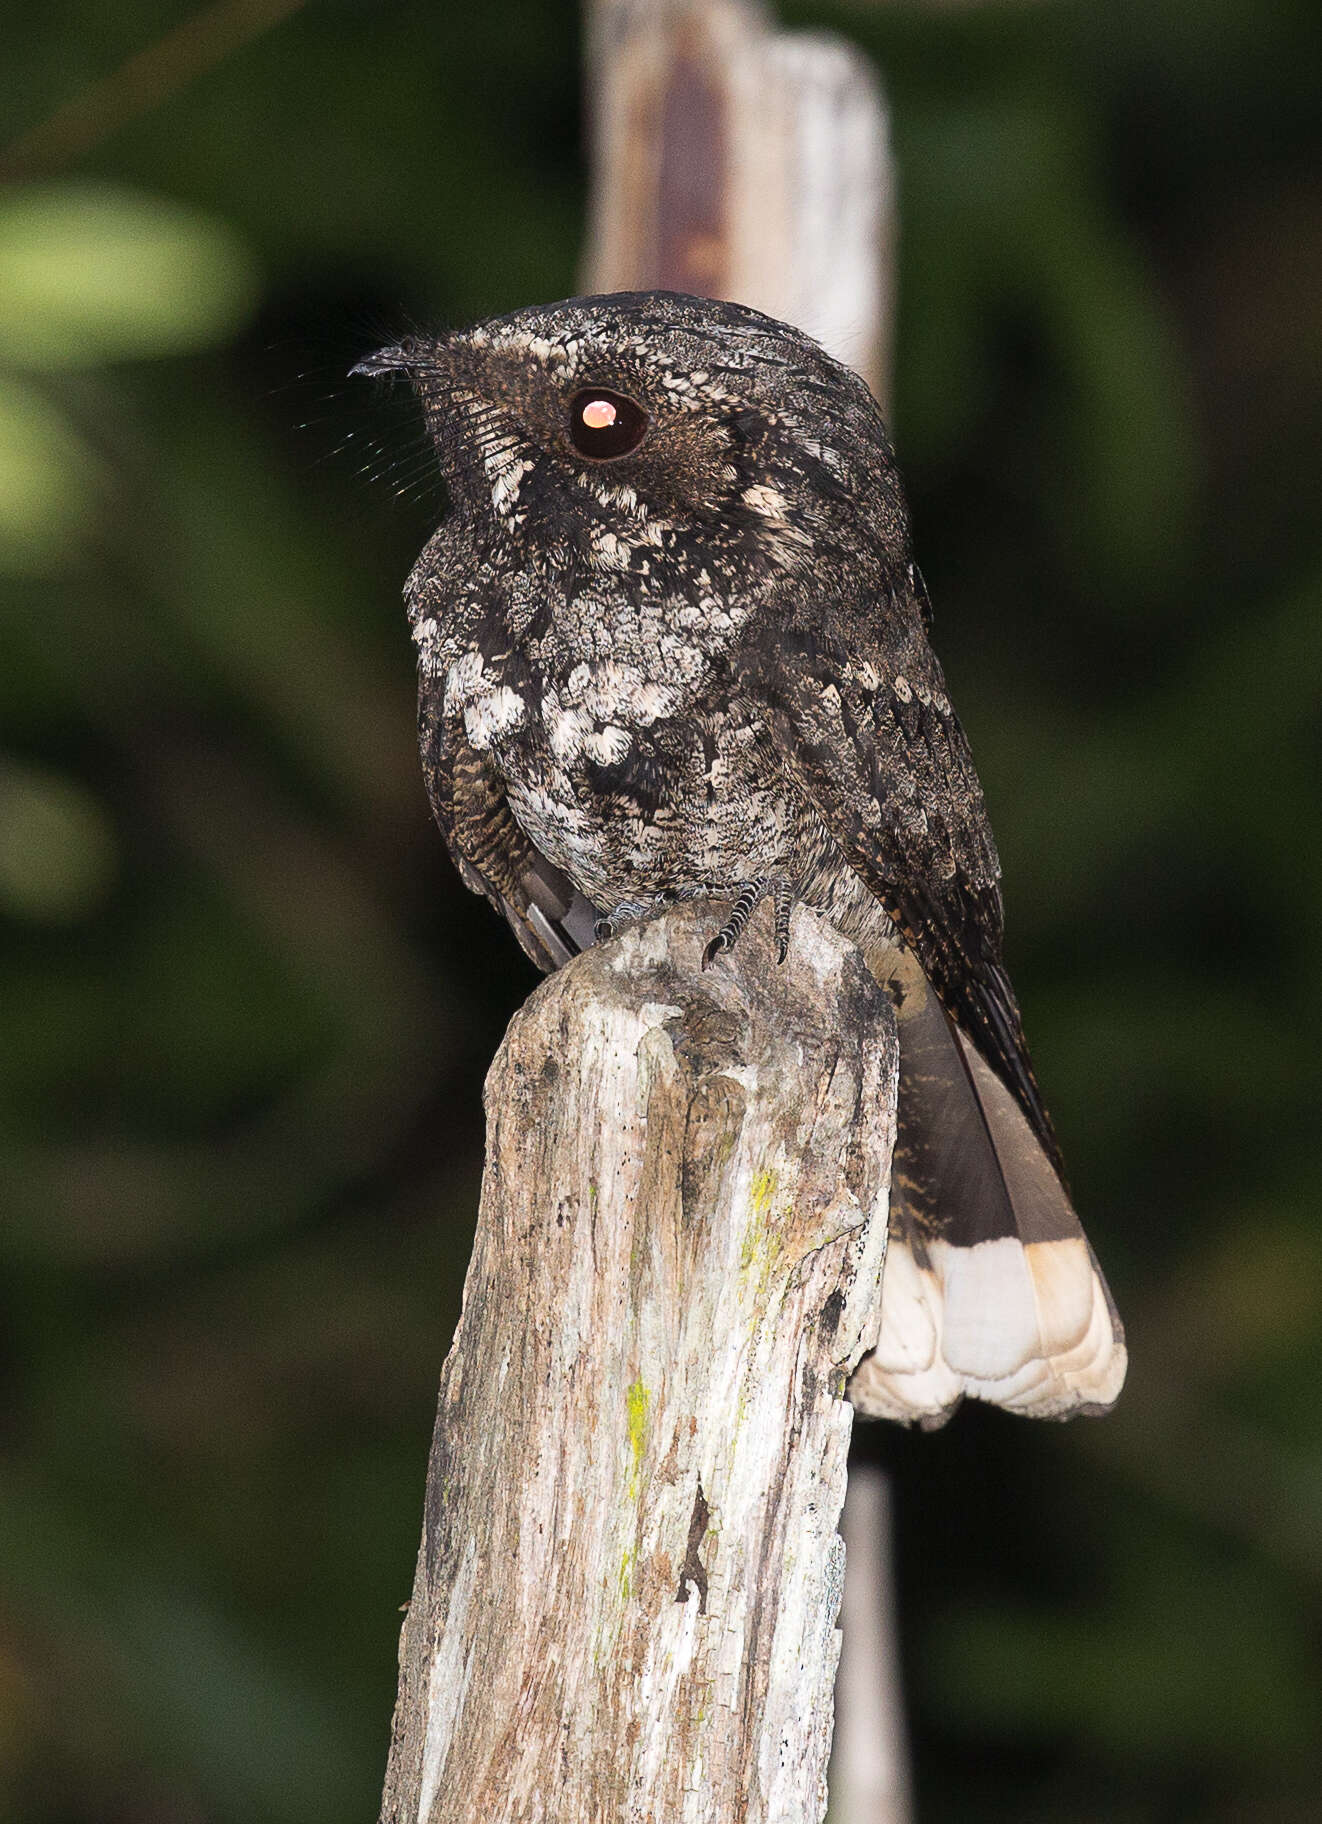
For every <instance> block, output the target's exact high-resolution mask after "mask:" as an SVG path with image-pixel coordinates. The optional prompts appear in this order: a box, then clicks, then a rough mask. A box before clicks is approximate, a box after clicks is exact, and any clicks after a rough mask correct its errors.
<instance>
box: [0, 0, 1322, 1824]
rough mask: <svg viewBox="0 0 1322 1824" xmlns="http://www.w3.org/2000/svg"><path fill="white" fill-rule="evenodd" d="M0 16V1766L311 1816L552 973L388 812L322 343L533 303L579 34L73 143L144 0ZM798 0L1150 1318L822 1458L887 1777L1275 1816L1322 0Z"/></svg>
mask: <svg viewBox="0 0 1322 1824" xmlns="http://www.w3.org/2000/svg"><path fill="white" fill-rule="evenodd" d="M24 10H25V17H24V18H22V19H20V20H18V21H9V22H8V23H7V25H6V32H5V36H6V52H5V56H6V62H7V66H8V67H7V70H6V80H5V90H6V94H7V96H8V102H7V104H6V105H7V107H8V109H9V110H10V112H9V117H8V119H7V121H6V122H5V130H4V137H5V138H9V137H10V136H12V135H17V134H20V133H25V132H27V131H29V130H30V129H32V128H34V127H36V126H37V125H38V124H39V123H40V122H42V121H43V120H45V119H47V117H48V116H50V115H51V114H52V113H53V112H54V111H55V110H56V109H57V108H58V107H60V106H61V105H62V104H65V103H68V102H70V101H71V100H72V101H74V102H75V103H76V104H77V108H78V110H79V111H78V112H77V113H76V114H75V116H73V117H72V121H71V122H70V120H68V119H66V123H65V126H64V127H63V128H62V129H61V135H57V136H55V137H53V138H52V137H47V138H46V139H45V140H44V141H41V142H37V143H35V144H34V145H33V147H32V149H31V150H30V152H29V154H28V166H27V171H28V175H29V177H30V178H31V179H32V180H33V181H32V182H31V183H29V184H27V185H26V186H23V187H11V188H10V189H9V190H7V191H6V192H4V193H3V194H0V566H2V568H3V575H2V576H0V586H2V587H3V614H2V616H0V718H2V727H3V732H2V737H0V930H2V931H3V939H4V946H3V958H2V960H0V997H2V1000H0V1004H2V1005H3V1028H4V1029H3V1042H2V1043H0V1105H2V1113H0V1199H2V1200H3V1208H4V1222H3V1229H2V1231H0V1256H2V1258H3V1286H2V1289H0V1298H2V1299H3V1338H2V1342H0V1360H2V1362H3V1371H4V1377H5V1379H4V1394H3V1404H2V1406H0V1795H3V1796H2V1797H0V1812H2V1813H3V1816H4V1818H6V1819H14V1820H22V1821H23V1824H73V1821H75V1820H78V1821H82V1820H93V1819H95V1820H123V1821H125V1824H127V1821H129V1820H133V1821H135V1824H136V1821H138V1820H142V1821H144V1824H146V1821H148V1820H150V1821H151V1824H211V1821H213V1820H214V1821H216V1824H231V1821H234V1824H238V1821H240V1820H243V1821H245V1824H249V1821H251V1820H270V1821H271V1824H314V1821H315V1824H337V1821H339V1820H343V1821H344V1824H349V1821H350V1820H363V1819H367V1818H370V1817H373V1816H374V1815H375V1800H376V1794H377V1792H378V1789H379V1781H380V1776H381V1772H382V1767H383V1761H384V1753H385V1746H386V1740H387V1727H388V1720H389V1713H390V1707H391V1702H392V1698H393V1692H394V1653H395V1642H396V1630H397V1627H398V1623H399V1615H398V1606H399V1604H400V1603H401V1602H403V1601H404V1600H405V1598H406V1597H407V1595H408V1591H409V1586H410V1581H411V1576H412V1568H413V1554H414V1550H415V1546H416V1539H417V1532H418V1526H419V1520H420V1511H421V1493H422V1479H423V1472H424V1465H425V1458H426V1448H427V1441H428V1435H429V1428H430V1421H431V1415H432V1408H433V1402H434V1398H435V1388H436V1377H437V1372H438V1369H439V1366H440V1360H441V1357H442V1354H443V1351H444V1348H445V1346H446V1344H447V1342H448V1339H449V1335H450V1331H451V1328H452V1325H453V1322H454V1318H455V1316H456V1312H457V1306H458V1297H459V1289H460V1284H461V1276H462V1272H463V1267H464V1263H465V1260H466V1257H467V1252H468V1246H469V1239H470V1233H471V1224H472V1218H473V1211H474V1206H475V1199H476V1192H477V1180H478V1170H479V1157H480V1141H481V1116H480V1106H479V1086H480V1080H481V1074H482V1071H483V1069H484V1067H485V1065H486V1063H487V1061H488V1060H489V1058H490V1056H491V1053H492V1051H493V1050H494V1048H495V1045H496V1043H497V1042H498V1039H499V1036H500V1034H501V1031H502V1029H503V1027H504V1024H505V1022H506V1020H507V1019H508V1017H509V1015H510V1013H511V1011H512V1010H513V1009H514V1008H515V1007H516V1006H517V1005H518V1003H519V1002H520V1000H521V999H522V998H523V997H524V996H525V995H526V994H527V992H528V990H529V989H530V987H531V986H532V979H533V978H532V974H531V971H530V969H529V967H528V965H526V964H525V962H524V961H523V959H522V957H521V956H520V955H519V953H518V952H517V950H516V949H515V947H514V944H513V943H512V941H511V940H510V938H509V937H508V935H507V934H506V932H505V931H504V929H503V928H502V927H500V926H499V925H498V923H497V921H496V920H495V919H494V918H493V917H492V916H491V915H490V913H489V912H488V911H487V910H486V908H485V907H484V906H482V905H480V904H479V903H478V902H477V901H475V900H472V899H470V898H469V896H468V895H467V894H465V893H464V891H463V890H462V889H461V887H460V886H459V884H458V881H457V880H456V878H455V876H454V874H453V873H452V871H451V869H450V867H449V865H448V863H447V861H446V859H445V856H444V853H443V849H442V845H441V843H440V840H439V838H438V837H437V836H436V835H435V833H434V832H433V830H432V829H431V827H430V825H429V821H428V817H427V812H426V808H425V805H424V801H423V795H422V789H421V785H420V783H419V777H418V766H417V758H416V753H415V749H414V740H413V727H412V723H413V707H412V661H411V655H410V649H409V646H408V642H407V640H406V637H405V628H404V622H403V617H402V614H401V610H400V605H399V586H400V583H401V581H402V579H403V576H404V574H405V571H406V569H407V567H408V564H409V562H410V561H411V558H412V555H413V553H414V552H415V550H416V548H417V546H418V545H419V543H420V542H421V540H422V538H423V536H424V535H425V533H426V531H427V529H428V524H429V519H430V517H431V515H432V514H433V513H434V511H435V507H436V502H437V491H436V487H435V482H434V479H433V478H432V477H431V476H430V474H429V471H428V465H427V460H426V452H425V449H422V448H421V446H420V444H419V441H418V438H417V435H416V427H415V425H414V424H413V421H412V419H411V417H410V415H409V413H408V411H407V408H406V406H405V404H404V402H402V401H399V402H395V403H391V402H390V401H389V400H385V399H383V398H381V397H380V396H379V395H377V394H376V393H375V392H374V391H373V389H372V388H371V387H369V386H368V385H367V384H366V383H364V382H357V381H355V382H349V381H347V380H346V379H345V371H346V369H347V368H348V366H349V364H350V363H351V361H352V360H353V359H354V358H355V356H357V355H358V354H361V353H362V352H364V351H365V350H366V349H368V348H370V347H371V346H373V345H374V344H375V343H376V342H378V341H379V340H382V339H384V338H386V337H387V336H389V335H390V334H392V333H396V332H398V331H399V330H400V329H402V328H405V327H407V326H408V325H409V324H410V323H412V322H419V323H427V322H442V323H448V322H457V321H462V320H464V319H466V318H470V317H472V316H476V315H482V314H487V313H490V312H493V311H499V310H504V309H508V308H512V307H514V306H516V305H519V304H523V303H527V302H531V301H533V300H536V299H544V298H551V297H555V296H559V295H563V294H565V293H567V292H570V291H572V289H573V287H574V277H575V262H576V255H577V251H578V247H579V242H580V237H581V228H582V209H583V192H584V174H583V164H582V153H581V149H580V136H579V124H578V84H579V73H578V54H579V46H578V38H577V22H576V19H575V16H574V14H573V12H572V11H571V10H570V9H569V8H568V7H567V6H563V5H553V4H551V3H550V0H540V3H539V0H502V4H500V5H499V6H491V7H486V8H484V7H481V6H479V5H476V4H473V5H458V4H448V3H447V0H427V3H426V4H423V3H422V0H399V3H398V4H390V3H381V4H369V3H368V0H357V3H355V0H321V3H320V4H309V5H307V6H305V7H304V8H303V9H302V10H301V11H296V12H294V13H293V15H292V16H290V17H288V18H286V19H285V20H284V21H283V22H282V23H278V24H276V25H275V26H274V27H273V28H272V29H271V30H269V31H268V32H266V33H265V34H264V35H260V34H259V35H257V36H255V37H252V38H251V40H250V41H249V42H247V43H245V44H243V45H241V46H239V47H238V48H236V49H234V50H233V52H232V53H231V54H229V55H228V56H226V57H224V58H222V59H220V60H218V61H214V62H213V64H212V67H210V68H208V69H207V70H205V71H203V72H202V73H201V74H199V75H198V76H197V77H196V79H195V80H193V81H191V82H187V83H185V82H182V81H181V76H182V73H183V64H182V63H181V61H180V59H181V57H183V56H184V55H185V54H186V52H187V42H184V43H183V44H182V46H181V44H179V43H176V44H175V46H174V47H173V49H171V47H170V46H167V54H166V55H164V57H163V60H162V63H161V65H160V69H159V71H158V75H159V78H160V80H159V87H160V88H161V90H162V94H161V97H160V99H159V100H158V101H157V103H156V104H155V105H153V106H150V107H145V108H140V109H139V110H138V111H137V112H136V113H135V114H133V116H132V117H131V118H128V119H125V120H123V121H121V122H119V123H118V124H115V122H114V119H113V115H112V114H106V116H105V119H104V120H102V121H101V127H102V128H104V129H107V130H101V131H100V136H99V137H97V132H98V130H99V129H98V125H97V123H98V118H99V116H98V109H99V108H101V106H102V103H101V102H100V101H98V98H97V95H96V94H95V93H94V92H93V93H92V94H91V95H90V97H89V94H88V89H89V85H91V84H92V83H94V82H95V81H96V79H98V78H99V77H102V76H104V75H106V74H107V73H109V72H111V71H112V70H114V69H115V68H116V67H117V66H118V65H119V64H120V63H121V62H122V61H123V60H124V59H125V58H126V57H127V56H129V55H130V54H131V53H132V52H134V51H137V50H139V49H141V48H142V47H143V46H146V45H149V44H151V43H153V42H154V41H156V40H158V39H159V38H160V37H161V36H162V34H164V33H166V32H168V31H169V30H170V29H171V28H173V27H174V26H176V25H178V24H179V23H180V21H181V20H182V19H183V17H185V13H184V9H183V8H182V7H181V6H180V4H179V0H116V3H115V4H113V5H110V6H106V5H105V4H103V3H102V0H97V3H96V4H93V3H92V0H63V3H62V4H58V5H56V4H52V5H48V6H46V7H44V8H41V9H37V8H29V9H24ZM793 17H794V21H795V22H813V23H827V24H832V25H836V26H839V27H842V28H843V29H846V30H848V31H849V32H851V33H852V34H853V35H854V36H855V37H856V38H857V39H859V40H860V41H862V42H863V43H864V44H866V45H867V46H868V48H869V49H870V50H871V51H872V52H873V53H874V54H875V56H876V57H877V59H878V61H879V63H880V64H881V66H882V67H883V68H884V70H885V72H886V79H887V82H888V85H889V88H890V92H891V95H892V98H893V105H894V113H895V138H896V144H897V149H898V153H899V158H900V162H901V173H902V189H903V230H904V238H903V287H902V310H901V324H900V337H899V349H898V380H897V390H898V405H897V434H898V440H899V444H900V449H901V453H902V457H903V460H904V463H905V467H906V471H907V475H908V479H909V484H910V490H911V494H912V497H913V505H914V511H915V518H916V524H917V539H918V547H919V553H920V556H921V559H922V562H923V565H924V567H925V569H926V572H927V576H928V580H929V583H930V585H931V589H932V594H933V596H934V598H935V601H936V605H937V621H938V639H939V645H940V648H941V651H942V653H943V656H944V658H945V661H946V666H947V670H948V672H949V674H950V677H951V684H952V690H953V694H954V696H955V698H956V700H957V702H958V703H959V705H960V707H961V710H962V712H963V715H964V718H965V721H966V723H967V725H968V727H969V729H970V732H971V735H972V739H973V745H974V749H975V752H976V754H977V756H978V759H979V762H980V765H981V769H982V773H983V778H984V781H985V784H986V787H987V793H988V797H989V799H990V802H991V808H992V814H993V818H994V821H995V824H996V828H997V831H998V833H999V837H1000V841H1001V847H1002V853H1003V857H1004V861H1005V867H1006V874H1007V880H1008V891H1007V898H1008V910H1009V929H1010V939H1009V947H1010V960H1011V965H1012V968H1013V972H1014V975H1015V979H1016V981H1017V982H1018V984H1019V987H1020V990H1021V993H1022V998H1023V1000H1024V1003H1025V1009H1026V1014H1027V1021H1028V1028H1029V1031H1030V1033H1031V1035H1032V1037H1033V1040H1034V1044H1035V1048H1036V1051H1037V1054H1038V1058H1039V1063H1040V1067H1041V1073H1042V1077H1043V1080H1044V1082H1045V1084H1046V1086H1047V1091H1048V1095H1049V1099H1050V1100H1051V1102H1052V1104H1053V1106H1054V1109H1055V1112H1056V1118H1057V1123H1058V1125H1059V1128H1060V1130H1061V1133H1062V1136H1063V1139H1064V1143H1065V1149H1066V1152H1067V1154H1068V1156H1069V1159H1070V1161H1071V1166H1072V1171H1073V1177H1074V1182H1075V1187H1076V1191H1077V1195H1078V1199H1079V1203H1080V1206H1081V1208H1082V1209H1083V1210H1084V1212H1085V1213H1086V1216H1087V1219H1088V1225H1089V1229H1090V1232H1091V1233H1092V1235H1093V1237H1094V1240H1095V1242H1096V1244H1097V1247H1098V1249H1099V1252H1100V1253H1101V1255H1102V1257H1103V1259H1104V1260H1105V1262H1106V1264H1107V1267H1108V1270H1109V1273H1110V1276H1111V1281H1112V1284H1113V1286H1114V1288H1115V1290H1116V1293H1117V1295H1118V1298H1119V1300H1120V1303H1121V1306H1122V1308H1123V1310H1124V1313H1125V1316H1126V1318H1127V1320H1128V1324H1129V1331H1130V1337H1131V1344H1132V1370H1131V1379H1130V1385H1129V1388H1128V1390H1127V1392H1126V1394H1125V1396H1124V1399H1123V1402H1122V1404H1121V1406H1120V1408H1119V1410H1118V1411H1117V1413H1116V1414H1115V1416H1114V1417H1113V1418H1111V1419H1109V1420H1107V1421H1106V1422H1105V1423H1100V1424H1090V1423H1080V1424H1077V1425H1074V1426H1071V1427H1068V1428H1057V1427H1054V1426H1040V1427H1033V1426H1029V1425H1026V1424H1024V1423H1022V1422H1018V1421H1014V1420H1011V1419H1006V1418H1002V1417H1001V1416H999V1415H997V1414H989V1413H983V1412H966V1413H964V1414H962V1415H960V1416H959V1417H958V1418H957V1419H956V1421H955V1423H954V1424H953V1425H952V1426H951V1427H950V1428H949V1430H948V1431H946V1432H944V1433H942V1434H941V1435H939V1436H937V1437H931V1438H927V1437H910V1436H907V1435H901V1434H899V1433H896V1432H889V1431H888V1432H884V1433H883V1432H881V1431H877V1432H874V1433H872V1434H870V1437H869V1439H868V1440H866V1441H865V1442H864V1444H863V1446H862V1447H863V1448H865V1449H867V1450H869V1451H873V1452H876V1453H877V1454H878V1455H880V1456H881V1457H882V1458H883V1459H885V1460H886V1461H887V1462H888V1463H889V1464H890V1465H891V1467H892V1468H893V1469H894V1472H895V1476H896V1487H897V1500H898V1506H899V1515H900V1565H899V1570H900V1578H901V1586H902V1599H903V1612H904V1622H905V1659H906V1672H907V1676H908V1684H909V1697H910V1706H911V1715H912V1731H913V1740H914V1750H915V1762H916V1778H917V1785H918V1788H919V1792H920V1795H921V1800H922V1816H923V1819H924V1821H925V1824H935V1821H937V1820H967V1819H970V1818H977V1819H1006V1820H1009V1819H1014V1820H1020V1821H1022V1820H1032V1821H1034V1824H1037V1821H1041V1824H1047V1821H1048V1820H1051V1821H1057V1820H1058V1821H1060V1824H1088V1821H1089V1820H1103V1819H1105V1820H1124V1821H1125V1824H1130V1821H1133V1824H1148V1821H1156V1820H1179V1821H1181V1824H1183V1821H1185V1820H1194V1821H1203V1820H1206V1821H1208V1824H1212V1821H1214V1820H1215V1821H1216V1824H1229V1821H1230V1820H1236V1821H1238V1820H1281V1821H1284V1820H1300V1821H1301V1824H1302V1820H1304V1819H1312V1818H1314V1817H1316V1816H1318V1815H1319V1810H1318V1807H1319V1805H1320V1804H1322V1760H1320V1754H1319V1742H1318V1719H1319V1714H1320V1713H1322V1673H1320V1672H1319V1663H1318V1657H1317V1653H1316V1643H1317V1620H1318V1606H1319V1603H1318V1598H1319V1582H1320V1580H1322V1448H1320V1446H1322V1422H1320V1421H1319V1399H1318V1387H1317V1381H1318V1372H1319V1366H1320V1365H1322V1320H1320V1318H1319V1299H1318V1288H1319V1284H1320V1283H1322V1229H1320V1227H1319V1193H1320V1192H1322V1182H1320V1178H1322V1174H1320V1172H1319V1147H1318V1128H1319V1112H1318V1106H1317V1092H1318V1081H1317V1075H1316V1071H1315V1054H1316V1042H1315V1036H1316V1033H1317V1030H1318V1027H1319V1023H1320V1015H1322V1005H1320V1002H1322V954H1320V951H1322V840H1320V838H1322V828H1320V812H1319V807H1320V804H1322V798H1320V795H1319V765H1320V762H1319V754H1320V752H1322V749H1320V747H1319V728H1318V701H1319V694H1320V687H1322V513H1320V512H1319V509H1318V480H1319V468H1320V465H1319V460H1318V458H1319V454H1320V453H1322V452H1320V450H1319V443H1320V442H1322V431H1320V430H1319V426H1322V317H1320V313H1319V307H1318V299H1319V290H1320V289H1322V165H1320V163H1319V158H1318V152H1319V142H1320V141H1322V82H1320V81H1319V73H1320V72H1322V9H1319V8H1318V7H1317V5H1316V0H1197V3H1195V0H1141V3H1139V0H1105V3H1103V0H1097V4H1094V5H1082V4H1074V5H1069V4H1063V3H1062V4H1052V3H1050V0H1046V3H1043V4H1037V5H1031V4H1000V5H984V6H980V7H970V8H966V9H959V8H956V9H953V10H952V9H949V8H939V7H933V8H930V9H929V8H927V7H921V6H913V5H900V4H897V5H894V6H866V5H861V4H860V5H856V6H853V7H845V6H840V7H837V8H836V9H834V10H833V11H828V10H827V9H826V8H824V7H819V6H811V5H804V6H802V7H796V8H795V10H794V15H793ZM83 128H86V129H87V131H86V132H85V133H83V135H82V142H81V143H80V140H79V133H80V132H82V129H83ZM373 439H376V440H377V445H378V446H379V447H373ZM400 488H402V489H403V490H404V493H403V497H402V498H400V499H397V498H395V493H394V490H395V489H400Z"/></svg>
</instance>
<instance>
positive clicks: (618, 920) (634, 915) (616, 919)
mask: <svg viewBox="0 0 1322 1824" xmlns="http://www.w3.org/2000/svg"><path fill="white" fill-rule="evenodd" d="M705 891H706V888H704V887H664V888H663V889H662V890H661V892H660V893H649V894H648V895H647V896H646V898H644V899H622V900H621V901H620V903H619V905H618V906H614V907H612V909H611V910H610V911H609V912H606V913H604V914H603V915H602V916H601V917H600V918H599V919H598V920H597V922H596V924H595V925H594V926H593V927H592V934H593V936H594V937H595V938H596V939H597V941H598V942H599V943H604V942H605V941H606V939H607V938H610V937H614V936H615V933H616V932H617V931H618V930H620V928H621V926H623V925H636V924H639V923H641V921H642V920H643V919H645V918H654V917H655V916H656V914H657V913H658V912H664V911H665V910H666V909H667V907H669V906H675V905H678V904H679V902H680V900H682V899H698V898H700V897H701V895H702V894H703V893H705Z"/></svg>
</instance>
